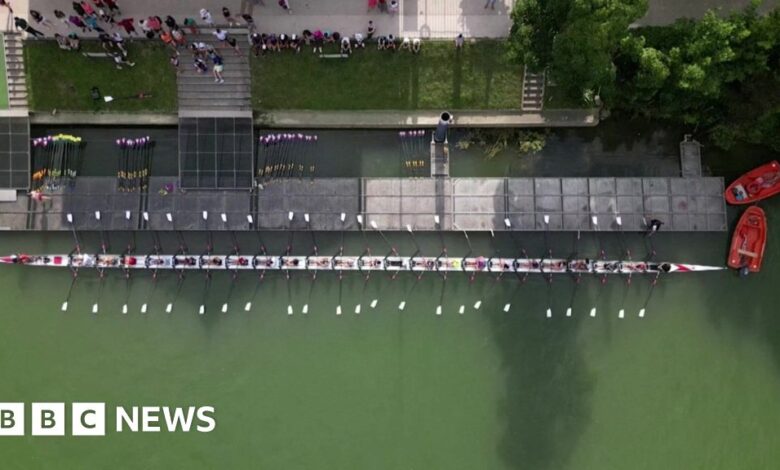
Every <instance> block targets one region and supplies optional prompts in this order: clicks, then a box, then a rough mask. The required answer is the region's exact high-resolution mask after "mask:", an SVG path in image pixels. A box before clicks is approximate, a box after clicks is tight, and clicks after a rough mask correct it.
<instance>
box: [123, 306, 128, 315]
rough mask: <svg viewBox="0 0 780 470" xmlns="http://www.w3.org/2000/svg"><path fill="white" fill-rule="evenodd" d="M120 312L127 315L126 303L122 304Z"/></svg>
mask: <svg viewBox="0 0 780 470" xmlns="http://www.w3.org/2000/svg"><path fill="white" fill-rule="evenodd" d="M122 314H123V315H127V304H124V305H122Z"/></svg>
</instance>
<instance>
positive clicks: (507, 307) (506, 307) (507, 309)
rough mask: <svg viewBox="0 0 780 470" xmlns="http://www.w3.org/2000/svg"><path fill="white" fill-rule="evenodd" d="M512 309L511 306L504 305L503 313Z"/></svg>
mask: <svg viewBox="0 0 780 470" xmlns="http://www.w3.org/2000/svg"><path fill="white" fill-rule="evenodd" d="M510 308H512V304H504V312H508V311H509V309H510Z"/></svg>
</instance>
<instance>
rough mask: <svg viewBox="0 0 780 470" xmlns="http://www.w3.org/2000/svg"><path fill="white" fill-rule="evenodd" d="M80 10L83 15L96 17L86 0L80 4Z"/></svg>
mask: <svg viewBox="0 0 780 470" xmlns="http://www.w3.org/2000/svg"><path fill="white" fill-rule="evenodd" d="M81 8H82V9H83V10H84V14H85V15H87V16H95V17H97V15H96V14H95V9H94V8H92V5H90V4H89V2H87V0H83V1H82V2H81Z"/></svg>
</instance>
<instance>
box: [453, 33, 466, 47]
mask: <svg viewBox="0 0 780 470" xmlns="http://www.w3.org/2000/svg"><path fill="white" fill-rule="evenodd" d="M464 42H465V40H464V39H463V33H458V37H456V38H455V49H463V43H464Z"/></svg>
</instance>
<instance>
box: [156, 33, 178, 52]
mask: <svg viewBox="0 0 780 470" xmlns="http://www.w3.org/2000/svg"><path fill="white" fill-rule="evenodd" d="M160 39H161V40H162V42H163V44H165V45H166V46H171V48H172V49H173V50H174V51H175V50H176V44H175V42H174V40H173V35H172V34H171V33H169V32H168V31H163V32H162V33H160Z"/></svg>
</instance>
